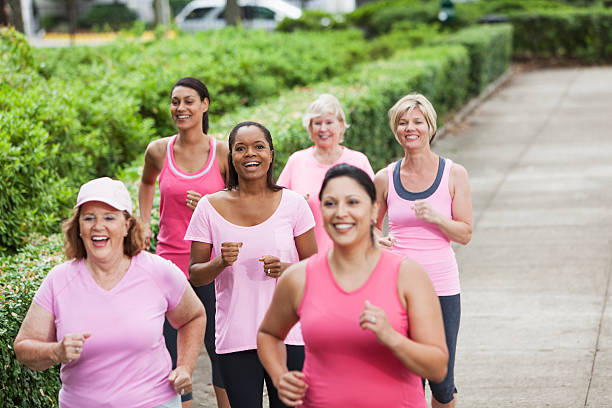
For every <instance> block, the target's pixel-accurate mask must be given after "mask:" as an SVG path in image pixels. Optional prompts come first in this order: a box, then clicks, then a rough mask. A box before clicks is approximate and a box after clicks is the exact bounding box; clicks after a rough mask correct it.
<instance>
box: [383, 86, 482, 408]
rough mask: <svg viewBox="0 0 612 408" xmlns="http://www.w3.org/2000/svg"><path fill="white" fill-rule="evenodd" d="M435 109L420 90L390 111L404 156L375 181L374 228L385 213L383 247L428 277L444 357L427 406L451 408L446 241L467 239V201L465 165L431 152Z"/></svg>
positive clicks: (451, 276) (453, 311) (452, 313)
mask: <svg viewBox="0 0 612 408" xmlns="http://www.w3.org/2000/svg"><path fill="white" fill-rule="evenodd" d="M436 118H437V115H436V111H435V109H434V107H433V106H432V104H431V102H429V100H428V99H427V98H426V97H425V96H423V95H421V94H409V95H406V96H404V97H403V98H401V99H400V100H399V101H397V103H396V104H395V105H394V106H393V107H392V108H391V109H389V125H390V127H391V131H392V132H393V134H394V135H395V139H396V140H397V142H398V143H399V144H400V146H401V147H402V148H403V150H404V157H402V158H401V159H399V160H398V161H396V162H394V163H391V164H390V165H389V166H387V167H385V168H384V169H382V170H380V171H379V172H378V173H377V174H376V177H375V179H374V184H375V185H376V195H377V202H378V206H379V212H378V220H377V227H378V228H381V229H382V225H383V220H384V217H385V215H386V214H387V212H388V216H389V236H387V237H383V238H380V239H379V243H380V244H382V245H383V246H387V247H390V248H391V249H392V250H393V251H394V252H397V253H399V254H401V255H404V256H406V257H407V258H410V259H413V260H415V261H417V262H418V263H419V264H421V266H423V268H424V269H425V271H426V272H427V274H428V275H429V278H430V279H431V281H432V283H433V286H434V289H435V290H436V293H437V295H438V299H439V300H440V306H441V307H442V317H443V320H444V331H445V334H446V345H447V348H448V353H449V359H448V368H447V374H446V378H445V379H444V380H443V381H442V382H439V383H437V382H430V383H429V385H430V388H431V392H432V403H431V406H432V407H434V408H440V407H454V406H455V401H456V399H457V398H456V394H457V389H456V388H455V383H454V364H455V348H456V345H457V334H458V332H459V320H460V315H461V302H460V286H459V270H458V267H457V261H456V259H455V253H454V252H453V249H452V248H451V242H452V241H454V242H457V243H460V244H463V245H466V244H467V243H468V242H469V241H470V239H471V237H472V199H471V195H470V183H469V178H468V173H467V171H466V170H465V168H464V167H463V166H461V165H459V164H457V163H453V162H452V161H451V160H450V159H449V158H444V157H442V156H439V155H437V154H435V153H434V152H432V150H431V142H432V140H433V138H434V137H435V135H436Z"/></svg>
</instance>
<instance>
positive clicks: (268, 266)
mask: <svg viewBox="0 0 612 408" xmlns="http://www.w3.org/2000/svg"><path fill="white" fill-rule="evenodd" d="M259 261H260V262H263V269H264V273H265V274H266V276H269V277H271V278H278V277H280V276H281V274H282V273H283V271H282V269H281V261H280V259H278V258H277V257H275V256H273V255H264V256H262V257H261V258H259Z"/></svg>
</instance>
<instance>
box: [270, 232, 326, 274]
mask: <svg viewBox="0 0 612 408" xmlns="http://www.w3.org/2000/svg"><path fill="white" fill-rule="evenodd" d="M293 240H294V242H295V248H296V249H297V253H298V258H299V259H300V260H302V259H306V258H308V257H310V256H312V255H314V254H316V253H317V240H316V238H315V233H314V228H311V229H309V230H308V231H306V232H305V233H303V234H302V235H298V236H297V237H294V238H293ZM259 260H260V261H261V262H263V269H264V273H265V274H266V275H268V276H270V277H272V278H278V277H280V276H281V275H282V274H283V272H285V270H286V269H287V268H288V267H290V266H291V265H293V264H292V263H290V262H281V261H280V259H278V257H276V256H272V255H264V256H262V257H261V258H259Z"/></svg>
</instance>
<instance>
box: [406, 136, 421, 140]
mask: <svg viewBox="0 0 612 408" xmlns="http://www.w3.org/2000/svg"><path fill="white" fill-rule="evenodd" d="M418 138H419V137H418V136H406V139H408V140H417V139H418Z"/></svg>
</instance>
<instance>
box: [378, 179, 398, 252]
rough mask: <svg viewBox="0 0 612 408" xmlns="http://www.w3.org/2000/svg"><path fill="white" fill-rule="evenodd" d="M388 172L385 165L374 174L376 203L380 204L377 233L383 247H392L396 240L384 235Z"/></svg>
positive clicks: (379, 242)
mask: <svg viewBox="0 0 612 408" xmlns="http://www.w3.org/2000/svg"><path fill="white" fill-rule="evenodd" d="M387 172H388V170H387V168H386V167H384V168H382V169H381V170H379V171H378V173H376V176H374V186H375V187H376V203H377V204H378V217H377V218H376V228H375V234H376V236H377V237H378V238H377V241H378V244H380V245H381V246H383V247H387V248H391V247H392V246H393V243H394V242H395V240H394V238H393V237H392V236H391V235H389V236H386V237H384V236H383V224H384V222H385V216H386V215H387V194H388V192H389V178H388V174H387Z"/></svg>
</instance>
